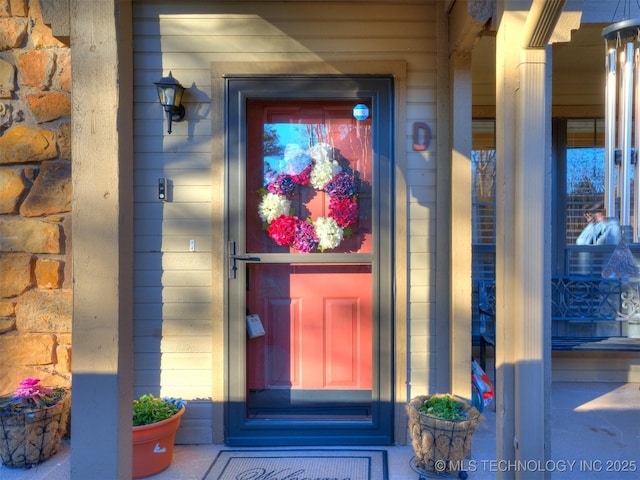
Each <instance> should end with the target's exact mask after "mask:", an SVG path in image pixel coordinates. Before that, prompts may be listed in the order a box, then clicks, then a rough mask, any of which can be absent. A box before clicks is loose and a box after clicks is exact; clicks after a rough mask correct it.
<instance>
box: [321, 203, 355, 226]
mask: <svg viewBox="0 0 640 480" xmlns="http://www.w3.org/2000/svg"><path fill="white" fill-rule="evenodd" d="M328 217H329V218H333V219H334V220H335V221H336V223H337V224H338V225H339V226H340V227H341V228H347V227H350V226H351V225H354V224H355V223H356V222H357V221H358V202H357V201H356V199H355V198H345V199H340V198H338V197H333V198H331V200H329V215H328Z"/></svg>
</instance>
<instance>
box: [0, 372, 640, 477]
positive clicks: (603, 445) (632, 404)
mask: <svg viewBox="0 0 640 480" xmlns="http://www.w3.org/2000/svg"><path fill="white" fill-rule="evenodd" d="M551 402H552V419H551V430H552V431H551V436H552V442H551V460H550V461H549V462H547V463H546V464H545V463H544V462H538V461H537V459H536V461H529V462H526V463H525V462H523V463H522V464H521V465H512V466H509V465H504V464H501V463H498V462H497V461H496V455H495V418H496V415H495V411H494V410H493V405H492V406H490V407H489V408H488V409H486V410H485V412H484V414H485V422H484V423H482V424H481V425H480V426H479V427H478V428H477V429H476V433H475V435H474V438H473V449H472V455H471V458H470V459H469V460H468V461H467V468H468V475H469V478H470V479H478V480H485V479H486V480H489V479H495V478H496V477H497V476H498V472H499V471H504V470H507V469H508V470H510V471H511V472H514V471H516V470H519V471H521V472H522V471H524V470H538V471H539V470H540V469H544V468H546V470H548V471H552V476H551V478H553V479H554V480H556V479H560V480H563V479H576V478H579V479H581V480H583V479H594V480H606V479H611V480H613V479H616V480H625V479H629V480H631V479H636V478H640V383H624V384H620V383H568V382H554V384H553V386H552V397H551ZM225 448H227V447H225V446H224V445H188V446H187V445H177V446H176V447H175V451H174V458H173V462H172V464H171V466H170V467H169V468H168V469H167V470H165V471H164V472H162V473H160V474H158V475H155V476H153V477H149V478H150V479H152V480H202V479H203V478H204V476H205V474H206V472H207V470H208V468H209V467H210V465H211V463H212V462H213V460H214V459H215V457H216V455H217V453H218V452H219V451H220V450H222V449H225ZM372 448H377V447H372ZM382 448H384V449H385V450H387V452H388V453H387V456H388V472H389V480H409V479H411V480H417V479H418V478H419V474H418V472H416V471H415V470H414V469H413V468H412V466H411V459H412V458H413V456H414V453H413V449H412V448H411V446H398V447H396V446H394V447H382ZM283 450H284V448H283ZM507 476H508V475H507ZM69 478H70V446H69V442H68V441H64V442H63V444H62V446H61V449H60V451H59V452H58V453H57V454H56V455H55V456H53V457H52V458H51V459H49V460H48V461H46V462H44V463H42V464H40V465H38V466H36V467H34V468H31V469H28V470H22V469H10V468H6V467H4V466H0V480H68V479H69ZM429 478H430V477H429ZM434 478H457V475H455V474H454V475H449V476H446V477H443V476H439V477H438V476H436V477H434ZM94 480H116V479H99V478H95V479H94Z"/></svg>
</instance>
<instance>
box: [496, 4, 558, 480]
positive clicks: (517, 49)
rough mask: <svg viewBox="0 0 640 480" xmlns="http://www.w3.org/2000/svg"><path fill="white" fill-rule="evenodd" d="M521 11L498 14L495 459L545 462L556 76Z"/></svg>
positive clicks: (520, 474)
mask: <svg viewBox="0 0 640 480" xmlns="http://www.w3.org/2000/svg"><path fill="white" fill-rule="evenodd" d="M536 3H537V2H534V4H536ZM521 13H522V12H512V11H504V12H502V16H501V19H500V23H499V29H498V35H497V39H496V70H497V71H496V88H497V91H496V99H497V102H496V131H497V139H496V142H497V144H496V150H497V152H496V154H497V171H496V177H497V178H496V180H497V181H496V207H497V211H496V221H497V225H496V227H497V233H496V300H497V302H496V367H497V380H496V388H497V395H496V401H497V405H496V406H497V415H496V455H497V460H499V461H500V460H506V461H507V462H515V461H523V462H526V461H539V462H542V464H543V465H544V462H545V460H547V459H548V458H549V456H550V452H549V441H550V434H549V432H550V429H549V414H550V407H549V392H550V387H551V374H550V373H551V372H550V364H551V357H550V327H549V326H548V325H547V322H549V321H550V311H549V310H550V300H549V296H550V245H551V214H550V186H551V129H550V120H551V118H550V96H551V87H550V85H551V77H550V73H549V72H550V71H551V69H550V65H549V59H548V57H547V52H546V50H545V48H546V47H542V48H534V49H533V48H529V45H528V44H527V42H528V39H524V41H520V42H519V41H518V39H522V38H523V33H522V32H523V31H527V28H526V27H527V25H525V22H524V21H523V19H524V16H523V15H521ZM545 44H546V42H545ZM501 470H502V469H501ZM541 470H543V469H541ZM547 475H548V473H546V472H544V471H526V472H525V471H522V469H518V468H515V467H514V468H512V469H506V470H505V471H499V472H497V478H499V479H506V478H509V479H512V478H514V479H516V478H517V479H521V478H522V479H529V478H536V479H537V478H547Z"/></svg>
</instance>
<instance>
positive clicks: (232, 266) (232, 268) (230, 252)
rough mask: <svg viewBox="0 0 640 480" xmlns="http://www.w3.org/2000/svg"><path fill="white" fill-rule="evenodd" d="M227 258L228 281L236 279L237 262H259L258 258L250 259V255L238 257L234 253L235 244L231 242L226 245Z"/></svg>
mask: <svg viewBox="0 0 640 480" xmlns="http://www.w3.org/2000/svg"><path fill="white" fill-rule="evenodd" d="M227 256H228V257H229V272H228V276H229V278H230V279H234V278H236V272H237V271H238V265H237V263H236V262H237V261H238V260H240V261H243V262H259V261H260V257H252V256H250V255H247V254H244V255H238V254H237V253H236V242H235V241H231V242H229V243H228V244H227Z"/></svg>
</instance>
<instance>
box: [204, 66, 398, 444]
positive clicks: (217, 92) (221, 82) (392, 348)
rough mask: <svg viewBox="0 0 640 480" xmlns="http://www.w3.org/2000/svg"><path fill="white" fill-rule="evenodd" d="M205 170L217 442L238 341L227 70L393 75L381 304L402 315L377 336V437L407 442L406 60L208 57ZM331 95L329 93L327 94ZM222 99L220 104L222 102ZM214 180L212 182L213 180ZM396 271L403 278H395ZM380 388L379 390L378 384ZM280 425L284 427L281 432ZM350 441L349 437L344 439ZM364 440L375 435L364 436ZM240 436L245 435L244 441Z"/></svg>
mask: <svg viewBox="0 0 640 480" xmlns="http://www.w3.org/2000/svg"><path fill="white" fill-rule="evenodd" d="M211 75H212V79H211V80H212V112H213V113H212V151H213V158H212V175H213V186H214V188H213V194H212V197H213V198H212V231H213V234H212V238H213V245H212V252H214V253H213V254H212V267H213V271H214V272H215V273H214V281H213V286H212V290H213V292H212V294H213V301H214V304H218V305H220V306H221V307H220V309H218V311H217V312H216V313H214V317H213V319H212V333H213V336H212V337H213V345H212V352H213V368H212V375H213V378H212V408H213V417H212V418H213V425H212V429H213V438H214V442H216V443H223V442H224V441H225V430H226V428H227V427H228V425H225V421H226V420H227V416H226V414H225V408H226V407H227V406H229V405H230V404H231V403H232V402H233V401H234V398H233V393H231V392H230V390H229V382H228V379H227V373H228V367H229V361H230V353H231V352H232V351H233V350H234V349H237V346H234V345H231V344H230V342H229V340H230V335H229V333H230V331H229V328H230V325H229V323H228V322H227V318H228V316H229V305H228V303H227V301H228V291H227V289H226V274H227V270H226V269H227V256H226V249H225V248H224V246H225V245H226V240H227V238H228V227H227V224H226V220H225V218H226V208H227V205H226V191H225V185H226V184H227V180H228V179H227V172H226V171H225V164H226V162H225V158H226V155H228V150H227V149H228V144H227V137H226V135H227V133H228V131H227V122H228V119H227V118H226V111H227V107H226V103H225V96H226V93H225V92H226V87H225V85H226V83H227V81H228V79H230V78H240V77H245V78H250V77H265V76H269V75H277V76H283V77H291V76H298V77H301V76H306V75H308V76H314V75H315V76H320V77H327V76H331V77H333V78H339V77H345V76H371V77H381V76H387V77H389V76H391V77H392V78H393V88H392V90H393V91H392V94H391V98H392V102H391V103H392V104H391V105H390V107H389V108H390V109H391V112H390V113H391V118H392V119H393V122H392V126H390V128H392V130H391V132H390V142H391V145H390V146H389V154H390V155H391V159H390V160H389V161H390V162H392V165H391V167H390V168H391V170H390V171H391V172H392V174H393V175H394V178H395V184H392V188H391V191H390V192H388V198H389V201H391V204H392V205H393V207H392V212H391V218H392V223H391V224H390V225H389V229H390V231H391V232H393V233H392V238H391V240H393V242H394V249H393V251H394V258H393V260H390V262H391V264H390V265H389V267H388V268H389V271H390V272H392V275H393V277H394V278H395V279H396V281H395V282H394V283H392V284H390V285H389V289H390V290H391V295H390V303H389V305H388V307H387V310H388V311H386V312H384V314H385V315H389V316H390V318H391V319H393V318H396V319H401V321H395V322H394V321H390V322H389V329H388V332H386V333H387V334H388V339H387V341H385V342H383V343H384V345H383V346H382V348H384V349H385V350H386V351H385V352H382V353H383V354H386V355H389V356H390V362H389V363H390V367H389V368H390V372H389V375H388V378H387V379H386V380H385V381H386V382H387V383H388V385H386V386H385V387H384V388H385V389H386V390H387V391H386V392H385V393H384V395H386V398H388V400H389V402H390V403H392V405H391V409H390V410H391V412H392V415H391V417H392V418H393V420H394V421H393V429H394V430H393V432H392V438H390V439H389V438H388V436H387V437H385V439H384V440H381V439H379V440H378V441H377V443H378V444H381V443H394V442H395V443H400V444H405V443H406V439H407V436H406V414H405V412H404V405H405V404H406V401H407V391H408V389H407V373H406V365H407V323H406V321H405V319H406V318H407V281H406V279H407V261H406V259H407V239H406V227H407V220H406V214H407V205H406V182H405V180H404V175H405V159H404V155H405V150H404V143H405V142H404V141H398V139H401V140H403V139H404V136H405V133H404V132H405V128H404V125H405V120H404V118H405V108H404V104H405V91H406V63H405V62H403V61H398V62H395V61H394V62H335V63H324V62H263V63H244V62H226V63H218V64H212V66H211ZM334 98H335V97H334ZM223 105H224V107H223ZM216 187H218V188H216ZM397 279H401V280H402V281H400V282H398V281H397ZM381 393H382V392H381ZM284 435H286V432H283V436H284ZM264 440H265V439H264V437H258V438H257V439H256V443H258V442H260V443H261V444H263V443H264ZM334 440H335V441H337V442H338V443H344V441H345V440H339V439H334ZM347 441H349V440H347ZM319 443H331V442H330V439H329V438H324V439H321V440H320V441H319ZM366 443H367V444H374V443H376V442H374V441H372V440H370V441H367V442H366ZM243 444H247V442H246V441H245V442H243Z"/></svg>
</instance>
